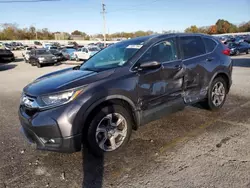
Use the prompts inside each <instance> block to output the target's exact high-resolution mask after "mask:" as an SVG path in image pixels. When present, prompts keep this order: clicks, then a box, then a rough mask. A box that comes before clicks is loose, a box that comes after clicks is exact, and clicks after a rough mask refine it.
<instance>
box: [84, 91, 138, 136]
mask: <svg viewBox="0 0 250 188" xmlns="http://www.w3.org/2000/svg"><path fill="white" fill-rule="evenodd" d="M114 104H116V105H120V106H123V107H125V108H126V109H127V110H128V112H129V113H130V114H131V117H132V120H133V125H132V128H133V129H134V130H137V129H138V127H139V125H140V114H139V112H138V111H137V110H136V106H135V104H134V102H133V101H132V100H131V99H129V98H128V97H126V96H122V95H111V96H107V97H104V98H101V99H99V100H97V101H96V102H94V103H93V104H92V105H91V106H90V107H89V108H88V109H87V110H86V112H85V113H84V116H83V119H82V124H83V125H84V126H83V131H84V130H86V129H88V125H89V123H90V121H91V119H92V117H93V114H95V113H96V111H97V110H98V109H100V107H104V106H108V105H114ZM86 125H87V126H86ZM84 132H86V131H84Z"/></svg>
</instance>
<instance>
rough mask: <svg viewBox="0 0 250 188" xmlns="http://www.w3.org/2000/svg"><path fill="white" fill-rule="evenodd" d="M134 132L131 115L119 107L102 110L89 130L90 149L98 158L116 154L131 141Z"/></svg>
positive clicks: (108, 107)
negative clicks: (107, 154) (106, 154)
mask: <svg viewBox="0 0 250 188" xmlns="http://www.w3.org/2000/svg"><path fill="white" fill-rule="evenodd" d="M131 132H132V119H131V115H130V113H129V112H128V111H127V110H126V109H125V108H123V107H122V106H119V105H110V106H106V107H103V108H101V109H100V110H98V111H97V113H95V115H94V117H93V119H92V121H91V123H90V126H89V129H88V136H87V139H88V140H87V141H88V147H89V149H90V150H91V151H92V153H93V154H95V155H96V156H103V155H104V154H105V153H110V152H115V151H118V150H119V149H121V148H122V147H123V146H124V145H126V144H127V142H128V141H129V138H130V135H131Z"/></svg>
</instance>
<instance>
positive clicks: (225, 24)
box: [215, 19, 238, 34]
mask: <svg viewBox="0 0 250 188" xmlns="http://www.w3.org/2000/svg"><path fill="white" fill-rule="evenodd" d="M215 25H216V27H217V32H218V33H219V34H222V33H234V32H237V30H238V29H237V26H236V25H234V24H232V23H230V22H229V21H227V20H223V19H219V20H218V21H217V22H216V24H215Z"/></svg>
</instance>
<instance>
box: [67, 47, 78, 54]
mask: <svg viewBox="0 0 250 188" xmlns="http://www.w3.org/2000/svg"><path fill="white" fill-rule="evenodd" d="M75 51H76V50H75V49H73V48H67V49H66V52H67V53H73V52H75Z"/></svg>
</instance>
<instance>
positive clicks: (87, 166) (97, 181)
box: [82, 147, 104, 188]
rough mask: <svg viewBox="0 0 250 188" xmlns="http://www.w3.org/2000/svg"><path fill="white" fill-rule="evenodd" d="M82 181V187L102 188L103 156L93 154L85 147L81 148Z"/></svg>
mask: <svg viewBox="0 0 250 188" xmlns="http://www.w3.org/2000/svg"><path fill="white" fill-rule="evenodd" d="M82 157H83V182H82V188H102V186H103V173H104V158H103V157H96V156H94V155H93V154H92V153H91V152H90V151H89V150H88V148H87V147H84V148H83V152H82Z"/></svg>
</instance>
